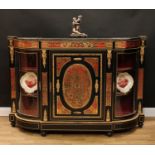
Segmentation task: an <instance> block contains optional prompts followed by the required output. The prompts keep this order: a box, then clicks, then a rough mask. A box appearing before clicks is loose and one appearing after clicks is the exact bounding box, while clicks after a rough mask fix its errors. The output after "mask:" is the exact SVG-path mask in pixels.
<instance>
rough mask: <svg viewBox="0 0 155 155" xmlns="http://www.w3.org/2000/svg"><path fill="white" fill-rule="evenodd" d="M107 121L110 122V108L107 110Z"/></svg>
mask: <svg viewBox="0 0 155 155" xmlns="http://www.w3.org/2000/svg"><path fill="white" fill-rule="evenodd" d="M106 122H110V110H109V109H108V110H107V113H106Z"/></svg>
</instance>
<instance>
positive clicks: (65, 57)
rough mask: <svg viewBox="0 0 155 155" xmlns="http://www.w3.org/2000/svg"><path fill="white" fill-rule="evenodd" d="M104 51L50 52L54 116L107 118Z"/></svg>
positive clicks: (52, 114)
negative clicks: (104, 88) (105, 114)
mask: <svg viewBox="0 0 155 155" xmlns="http://www.w3.org/2000/svg"><path fill="white" fill-rule="evenodd" d="M103 54H104V53H103V52H100V51H99V52H98V51H94V52H87V53H85V52H73V53H72V52H70V53H65V52H60V53H59V52H56V53H54V52H50V57H49V59H50V62H51V64H50V67H49V74H50V82H51V90H50V92H51V95H50V103H51V104H50V106H51V108H50V109H51V110H52V112H51V119H52V118H53V119H54V118H62V119H65V118H70V119H80V120H81V121H82V120H83V118H85V119H103V116H104V114H103V113H104V104H103V102H104V98H103V94H102V92H103V87H104V85H105V84H104V83H103V80H104V79H103V76H104V72H105V68H104V67H105V66H104V63H102V60H103V57H104V56H103Z"/></svg>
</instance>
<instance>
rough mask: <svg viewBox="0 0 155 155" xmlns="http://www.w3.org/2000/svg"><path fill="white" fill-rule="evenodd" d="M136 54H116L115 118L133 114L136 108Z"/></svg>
mask: <svg viewBox="0 0 155 155" xmlns="http://www.w3.org/2000/svg"><path fill="white" fill-rule="evenodd" d="M137 64H138V63H137V53H136V52H132V53H117V57H116V96H115V107H114V109H115V110H114V111H115V117H125V116H129V115H131V114H133V113H134V112H135V108H136V99H135V94H136V89H137V86H136V79H137Z"/></svg>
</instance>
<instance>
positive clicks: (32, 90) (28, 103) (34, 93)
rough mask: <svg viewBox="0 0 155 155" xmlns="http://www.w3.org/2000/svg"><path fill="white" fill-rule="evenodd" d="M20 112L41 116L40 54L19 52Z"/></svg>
mask: <svg viewBox="0 0 155 155" xmlns="http://www.w3.org/2000/svg"><path fill="white" fill-rule="evenodd" d="M16 54H17V59H18V60H17V81H18V87H17V88H18V89H19V91H18V92H19V93H18V101H17V102H18V112H19V113H20V114H23V115H26V116H31V117H38V116H39V91H38V81H39V79H38V67H39V66H38V65H39V63H38V53H37V52H33V53H28V52H27V53H24V52H19V53H18V52H17V53H16Z"/></svg>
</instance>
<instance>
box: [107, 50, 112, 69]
mask: <svg viewBox="0 0 155 155" xmlns="http://www.w3.org/2000/svg"><path fill="white" fill-rule="evenodd" d="M107 59H108V68H110V67H111V59H112V54H111V49H108V50H107Z"/></svg>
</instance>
